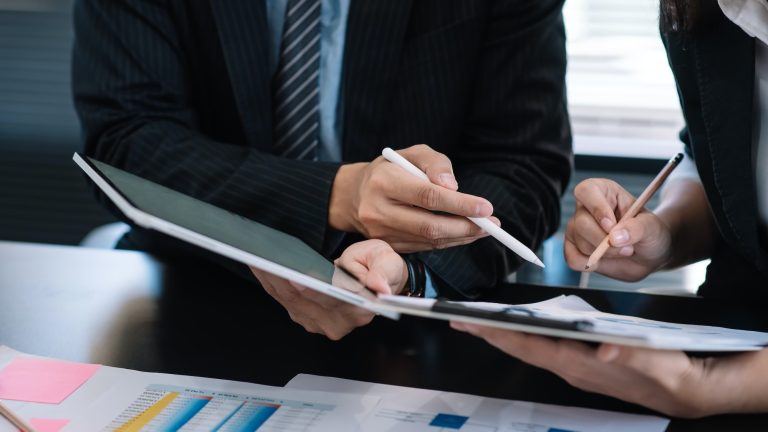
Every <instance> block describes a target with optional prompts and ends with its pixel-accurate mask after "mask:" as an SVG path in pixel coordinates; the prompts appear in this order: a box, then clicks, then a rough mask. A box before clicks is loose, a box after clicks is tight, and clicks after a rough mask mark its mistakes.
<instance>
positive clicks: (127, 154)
mask: <svg viewBox="0 0 768 432" xmlns="http://www.w3.org/2000/svg"><path fill="white" fill-rule="evenodd" d="M561 3H562V1H561V0H516V1H498V2H494V1H482V0H477V1H473V0H397V1H392V0H366V1H356V2H353V4H352V6H351V9H350V12H349V22H348V29H347V35H346V45H345V58H344V64H343V70H344V72H343V73H344V77H343V83H342V91H341V94H342V96H341V97H342V98H343V104H344V113H343V115H344V118H343V124H344V129H343V131H342V134H341V135H342V154H343V159H344V161H346V162H352V161H369V160H372V159H373V158H375V157H376V156H378V155H379V154H380V152H381V149H382V148H383V147H385V146H390V147H393V148H404V147H408V146H410V145H413V144H417V143H427V144H429V145H430V146H432V147H433V148H435V149H437V150H438V151H440V152H443V153H445V154H447V155H448V156H449V157H450V158H451V160H452V162H453V164H454V168H455V173H456V176H457V179H458V182H459V185H460V187H461V189H462V191H464V192H467V193H472V194H476V195H480V196H483V197H486V198H488V199H489V200H490V201H491V202H492V203H494V206H495V211H496V215H497V216H498V217H499V218H500V219H501V221H502V225H503V226H504V227H505V228H507V229H508V230H509V231H511V233H512V234H513V235H515V236H517V237H518V238H519V239H521V241H523V242H525V243H527V244H528V245H532V246H534V247H537V246H538V245H539V244H540V242H541V241H542V240H543V239H544V238H546V237H547V236H548V235H550V234H551V233H553V232H554V231H555V230H556V229H557V227H558V225H559V199H560V195H561V193H562V191H563V189H564V188H565V186H566V184H567V182H568V179H569V175H570V169H571V148H570V129H569V123H568V118H567V112H566V107H565V102H566V101H565V86H564V75H565V49H564V41H565V36H564V30H563V24H562V18H561V13H560V10H561V6H562V4H561ZM75 27H76V42H75V47H74V55H73V90H74V97H75V105H76V108H77V111H78V113H79V116H80V119H81V122H82V126H83V133H84V141H85V152H86V153H87V154H88V155H90V156H92V157H95V158H97V159H100V160H103V161H105V162H108V163H110V164H113V165H115V166H118V167H121V168H123V169H126V170H128V171H130V172H133V173H136V174H138V175H140V176H143V177H145V178H148V179H151V180H153V181H155V182H158V183H161V184H164V185H166V186H168V187H171V188H174V189H176V190H179V191H181V192H184V193H186V194H189V195H192V196H194V197H197V198H199V199H202V200H204V201H207V202H210V203H212V204H214V205H217V206H220V207H223V208H226V209H229V210H231V211H234V212H236V213H239V214H241V215H243V216H246V217H248V218H251V219H254V220H257V221H260V222H262V223H266V224H268V225H271V226H273V227H275V228H278V229H280V230H282V231H285V232H288V233H291V234H293V235H296V236H298V237H299V238H301V239H303V240H304V241H305V242H306V243H308V244H309V245H310V246H312V247H314V248H315V249H318V250H322V248H323V244H324V240H325V239H326V237H327V236H328V234H329V232H330V231H329V230H330V229H329V227H328V226H327V214H328V201H329V195H330V191H331V186H332V183H333V180H334V176H335V174H336V171H337V169H338V166H339V164H337V163H324V162H311V161H297V160H287V159H283V158H280V157H277V156H274V155H272V154H270V148H271V142H272V137H271V134H272V130H271V125H272V119H271V99H270V95H271V92H270V81H271V77H270V76H269V71H268V64H269V62H268V33H267V32H268V30H267V23H266V13H265V5H264V2H263V1H255V0H216V1H213V0H211V1H205V0H195V1H187V0H165V1H161V0H154V1H151V0H110V1H98V0H80V1H78V2H77V3H76V6H75ZM348 237H350V236H348ZM351 237H354V236H351ZM139 247H144V248H150V246H149V245H139ZM339 252H340V251H339V250H336V251H325V253H326V254H327V255H333V254H337V253H339ZM419 257H420V258H421V259H423V261H424V262H425V263H426V265H427V266H428V267H429V268H430V269H431V270H432V273H433V274H434V275H437V276H439V280H440V281H439V282H438V285H439V286H441V287H443V288H445V289H446V290H448V288H453V289H455V290H457V291H459V293H461V294H463V295H466V296H472V295H474V294H476V293H477V292H478V291H479V290H480V289H483V288H486V287H491V286H494V285H496V284H497V283H499V282H501V281H502V278H503V277H504V276H505V275H506V274H507V273H508V272H510V271H511V270H513V269H514V268H515V267H516V266H517V265H518V263H519V259H518V258H517V257H515V256H514V255H513V254H511V253H510V252H508V251H506V250H504V248H503V247H502V246H500V245H499V244H497V243H496V242H495V241H494V240H490V239H484V240H480V241H477V242H475V243H474V244H472V245H468V246H465V247H458V248H454V249H451V250H445V251H432V252H425V253H421V254H420V256H419Z"/></svg>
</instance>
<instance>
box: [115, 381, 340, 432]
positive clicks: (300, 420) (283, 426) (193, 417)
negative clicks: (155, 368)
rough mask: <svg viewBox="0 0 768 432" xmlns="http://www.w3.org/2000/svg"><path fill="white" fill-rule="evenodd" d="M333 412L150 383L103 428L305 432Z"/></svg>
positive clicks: (308, 405)
mask: <svg viewBox="0 0 768 432" xmlns="http://www.w3.org/2000/svg"><path fill="white" fill-rule="evenodd" d="M335 408H336V407H335V406H334V405H330V404H317V403H312V402H306V401H292V400H282V399H274V398H269V397H261V396H254V395H243V394H234V393H227V392H217V391H210V390H199V389H192V388H185V387H175V386H168V385H150V386H148V387H147V388H146V389H145V390H144V392H143V393H142V394H141V395H140V396H139V397H138V398H136V399H135V400H134V401H133V403H131V404H130V405H129V406H128V407H127V408H126V409H125V410H124V411H123V412H122V413H121V414H120V415H119V416H117V418H115V419H114V421H112V423H111V424H110V425H109V426H108V427H107V428H106V430H108V431H118V432H138V431H142V432H166V431H168V432H170V431H185V432H197V431H206V432H208V431H220V432H246V431H248V432H252V431H260V432H278V431H292V432H302V431H305V432H306V431H311V430H313V428H314V427H315V426H317V424H318V423H320V421H321V420H322V418H323V416H325V415H326V414H327V413H329V412H330V411H333V410H334V409H335Z"/></svg>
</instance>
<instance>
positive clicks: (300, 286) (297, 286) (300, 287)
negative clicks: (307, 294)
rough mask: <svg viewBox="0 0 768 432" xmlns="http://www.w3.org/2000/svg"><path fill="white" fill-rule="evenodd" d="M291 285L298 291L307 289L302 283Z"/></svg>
mask: <svg viewBox="0 0 768 432" xmlns="http://www.w3.org/2000/svg"><path fill="white" fill-rule="evenodd" d="M293 287H294V288H296V290H297V291H299V292H302V291H304V290H305V289H307V287H305V286H304V285H299V284H296V285H294V286H293Z"/></svg>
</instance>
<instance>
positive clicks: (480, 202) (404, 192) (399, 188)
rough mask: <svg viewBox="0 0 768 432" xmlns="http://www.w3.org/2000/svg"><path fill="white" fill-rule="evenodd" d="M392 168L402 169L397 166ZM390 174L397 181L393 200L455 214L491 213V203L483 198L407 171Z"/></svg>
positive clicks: (476, 214) (475, 214) (485, 214)
mask: <svg viewBox="0 0 768 432" xmlns="http://www.w3.org/2000/svg"><path fill="white" fill-rule="evenodd" d="M394 168H397V169H399V170H402V168H400V167H397V166H394V167H393V168H392V169H394ZM392 175H393V176H395V178H394V179H393V181H396V182H397V183H396V184H395V185H394V187H393V190H392V196H391V197H390V198H391V199H393V200H396V201H399V202H402V203H404V204H408V205H412V206H416V207H421V208H423V209H426V210H432V211H440V212H444V213H450V214H453V215H457V216H468V217H488V216H490V215H492V214H493V205H491V203H490V202H489V201H488V200H486V199H485V198H481V197H478V196H475V195H469V194H465V193H461V192H456V191H453V190H450V189H446V188H444V187H442V186H438V185H435V184H432V183H428V182H425V181H423V180H420V179H418V178H416V177H414V176H412V175H410V174H407V173H406V174H401V173H399V172H393V173H392Z"/></svg>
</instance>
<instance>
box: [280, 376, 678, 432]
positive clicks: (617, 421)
mask: <svg viewBox="0 0 768 432" xmlns="http://www.w3.org/2000/svg"><path fill="white" fill-rule="evenodd" d="M286 388H292V389H297V390H298V389H301V390H315V391H324V392H342V393H358V394H360V395H371V396H377V397H380V398H381V401H380V402H379V404H378V405H377V406H376V409H375V410H374V411H373V412H372V413H371V414H370V415H369V416H368V418H366V419H365V420H364V421H363V430H365V431H366V432H380V431H382V432H383V431H398V432H437V431H452V430H455V431H459V432H551V431H559V432H576V431H590V432H615V431H622V432H662V431H664V430H666V428H667V425H668V424H669V420H668V419H665V418H661V417H655V416H649V415H638V414H625V413H618V412H611V411H602V410H594V409H586V408H572V407H564V406H558V405H549V404H540V403H532V402H522V401H513V400H503V399H493V398H486V397H481V396H472V395H466V394H460V393H449V392H439V391H434V390H426V389H416V388H409V387H400V386H393V385H386V384H374V383H367V382H361V381H352V380H346V379H340V378H328V377H321V376H316V375H307V374H300V375H297V376H296V377H295V378H293V379H292V380H291V381H290V382H289V383H288V384H287V385H286Z"/></svg>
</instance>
